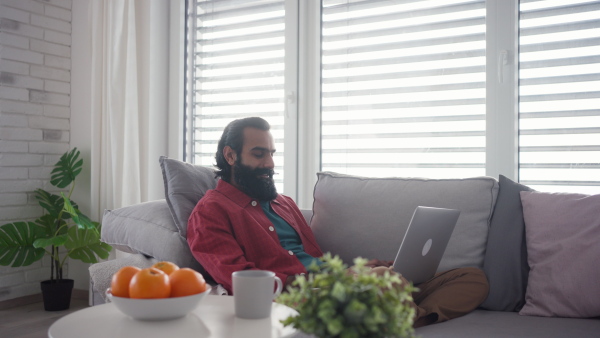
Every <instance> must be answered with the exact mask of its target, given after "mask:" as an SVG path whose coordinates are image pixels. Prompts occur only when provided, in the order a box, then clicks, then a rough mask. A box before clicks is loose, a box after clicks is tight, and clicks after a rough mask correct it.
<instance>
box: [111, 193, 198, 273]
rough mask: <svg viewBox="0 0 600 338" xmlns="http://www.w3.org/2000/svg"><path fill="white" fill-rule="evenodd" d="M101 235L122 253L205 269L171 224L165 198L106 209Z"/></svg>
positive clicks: (171, 219) (173, 224) (172, 223)
mask: <svg viewBox="0 0 600 338" xmlns="http://www.w3.org/2000/svg"><path fill="white" fill-rule="evenodd" d="M101 238H102V241H104V242H106V243H108V244H110V245H112V246H113V247H115V248H116V249H118V250H121V251H124V252H129V253H140V254H143V255H146V256H148V257H154V258H157V259H159V260H166V261H170V262H173V263H175V264H177V265H179V266H180V267H190V268H193V269H195V270H198V271H200V272H202V273H204V272H205V271H204V269H203V268H202V267H201V266H200V264H199V263H198V261H196V259H195V258H194V257H193V256H192V253H191V251H190V247H189V245H188V243H187V240H186V239H185V237H183V236H182V235H181V234H180V232H179V231H178V229H177V227H176V226H175V223H174V222H173V218H172V217H171V213H170V212H169V207H168V206H167V202H166V201H165V200H158V201H151V202H146V203H141V204H136V205H132V206H128V207H124V208H120V209H115V210H106V211H105V212H104V216H103V218H102V230H101Z"/></svg>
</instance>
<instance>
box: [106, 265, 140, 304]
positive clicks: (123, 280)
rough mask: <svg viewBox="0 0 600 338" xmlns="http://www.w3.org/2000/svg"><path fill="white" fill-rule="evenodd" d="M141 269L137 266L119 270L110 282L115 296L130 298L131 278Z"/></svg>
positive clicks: (111, 290)
mask: <svg viewBox="0 0 600 338" xmlns="http://www.w3.org/2000/svg"><path fill="white" fill-rule="evenodd" d="M140 270H141V269H140V268H137V267H135V266H124V267H122V268H120V269H119V271H117V272H116V273H115V274H114V275H113V276H112V280H111V282H110V292H111V293H112V294H113V296H117V297H125V298H129V283H130V282H131V278H133V276H134V275H135V274H136V273H138V272H139V271H140Z"/></svg>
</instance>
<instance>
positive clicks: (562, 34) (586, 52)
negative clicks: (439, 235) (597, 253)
mask: <svg viewBox="0 0 600 338" xmlns="http://www.w3.org/2000/svg"><path fill="white" fill-rule="evenodd" d="M519 24H520V31H519V35H520V37H519V41H520V42H519V43H520V54H519V59H520V65H519V68H520V71H519V73H520V74H519V78H520V81H519V82H520V86H519V96H520V98H519V116H520V117H519V123H520V128H519V129H520V130H519V135H520V136H519V145H520V151H519V157H520V160H519V176H520V181H521V183H523V184H526V185H529V186H532V187H533V188H535V189H538V190H543V191H573V192H582V193H593V194H598V193H600V1H575V0H573V1H524V0H523V1H520V21H519Z"/></svg>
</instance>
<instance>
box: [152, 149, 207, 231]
mask: <svg viewBox="0 0 600 338" xmlns="http://www.w3.org/2000/svg"><path fill="white" fill-rule="evenodd" d="M159 161H160V168H161V169H162V174H163V181H164V184H165V198H166V200H167V203H168V205H169V210H170V212H171V215H173V220H174V221H175V225H176V226H177V229H178V230H179V233H180V234H181V236H183V238H186V236H187V222H188V218H190V215H191V214H192V210H194V207H195V206H196V204H198V201H199V200H200V199H201V198H202V196H204V194H205V193H206V191H207V190H209V189H214V188H215V187H216V186H217V179H216V178H215V171H214V170H213V169H211V168H208V167H203V166H199V165H194V164H190V163H186V162H182V161H179V160H174V159H170V158H167V157H165V156H161V157H160V160H159Z"/></svg>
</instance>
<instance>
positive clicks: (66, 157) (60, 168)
mask: <svg viewBox="0 0 600 338" xmlns="http://www.w3.org/2000/svg"><path fill="white" fill-rule="evenodd" d="M79 155H80V152H79V150H77V148H73V150H71V151H70V152H66V153H64V154H63V155H62V156H61V157H60V160H58V162H57V163H56V165H55V166H54V170H52V173H51V174H52V176H51V177H50V183H52V185H53V186H55V187H58V188H66V187H67V186H68V185H69V184H71V182H73V181H74V180H75V177H77V175H79V173H80V172H81V169H82V167H83V159H79Z"/></svg>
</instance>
